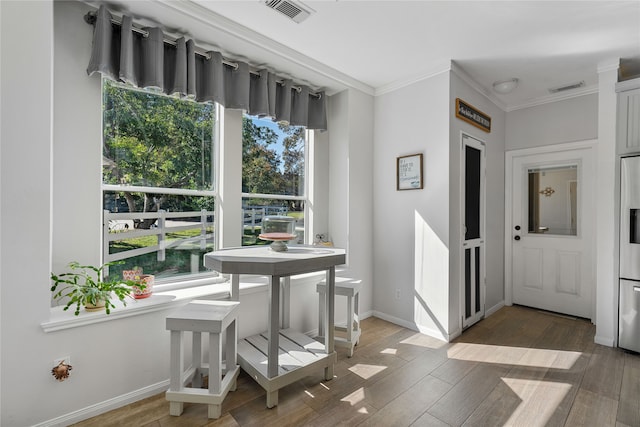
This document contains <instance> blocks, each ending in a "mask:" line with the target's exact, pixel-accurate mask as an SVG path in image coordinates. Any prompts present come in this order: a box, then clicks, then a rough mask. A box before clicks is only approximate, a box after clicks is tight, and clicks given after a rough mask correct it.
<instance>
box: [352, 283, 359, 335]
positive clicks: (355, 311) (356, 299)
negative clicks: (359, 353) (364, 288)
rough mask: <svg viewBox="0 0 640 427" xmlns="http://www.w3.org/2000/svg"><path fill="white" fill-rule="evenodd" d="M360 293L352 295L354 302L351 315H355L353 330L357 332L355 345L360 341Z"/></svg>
mask: <svg viewBox="0 0 640 427" xmlns="http://www.w3.org/2000/svg"><path fill="white" fill-rule="evenodd" d="M359 304H360V293H356V296H355V297H354V304H353V315H354V317H355V322H356V325H355V330H356V332H357V333H358V339H357V340H356V345H357V344H358V342H360V314H359V313H360V307H359Z"/></svg>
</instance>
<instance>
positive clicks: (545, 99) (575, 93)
mask: <svg viewBox="0 0 640 427" xmlns="http://www.w3.org/2000/svg"><path fill="white" fill-rule="evenodd" d="M594 93H598V85H591V86H586V87H584V88H581V89H574V90H572V91H570V93H559V94H557V93H556V94H553V95H547V96H541V97H538V98H534V99H532V100H531V101H527V102H525V103H523V104H516V105H509V106H507V109H506V110H505V111H506V112H510V111H515V110H522V109H524V108H530V107H536V106H538V105H544V104H551V103H552V102H558V101H565V100H567V99H572V98H578V97H581V96H585V95H592V94H594Z"/></svg>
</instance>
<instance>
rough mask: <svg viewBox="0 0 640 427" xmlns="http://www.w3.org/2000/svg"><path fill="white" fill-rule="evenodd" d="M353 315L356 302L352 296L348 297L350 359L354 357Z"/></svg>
mask: <svg viewBox="0 0 640 427" xmlns="http://www.w3.org/2000/svg"><path fill="white" fill-rule="evenodd" d="M353 313H354V302H353V297H352V296H351V295H349V296H347V342H348V343H349V354H348V357H351V356H353Z"/></svg>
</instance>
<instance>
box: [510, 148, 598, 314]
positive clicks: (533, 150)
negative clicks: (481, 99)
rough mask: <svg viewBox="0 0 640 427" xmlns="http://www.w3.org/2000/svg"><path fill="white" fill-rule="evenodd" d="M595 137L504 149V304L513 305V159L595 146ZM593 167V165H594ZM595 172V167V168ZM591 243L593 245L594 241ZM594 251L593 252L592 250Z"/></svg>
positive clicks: (593, 289) (593, 311)
mask: <svg viewBox="0 0 640 427" xmlns="http://www.w3.org/2000/svg"><path fill="white" fill-rule="evenodd" d="M597 142H598V140H597V139H587V140H584V141H575V142H567V143H561V144H554V145H545V146H542V147H533V148H523V149H519V150H508V151H505V153H504V155H505V161H504V303H505V305H513V283H512V280H511V271H512V259H513V253H512V250H511V244H512V242H511V236H512V232H511V230H512V229H513V218H512V217H511V213H512V209H511V208H512V204H513V182H512V181H511V173H512V169H513V159H514V158H516V157H521V156H529V155H533V154H551V153H558V152H562V151H573V150H579V149H583V148H591V149H594V150H595V148H596V143H597ZM594 169H596V168H595V165H594ZM596 173H597V169H596ZM592 245H594V246H595V244H594V243H592ZM593 253H595V252H593ZM591 291H592V305H594V304H595V301H594V300H595V298H593V295H594V294H595V293H594V291H595V283H594V286H593V288H592V290H591ZM594 307H595V306H594ZM592 317H594V318H595V310H592Z"/></svg>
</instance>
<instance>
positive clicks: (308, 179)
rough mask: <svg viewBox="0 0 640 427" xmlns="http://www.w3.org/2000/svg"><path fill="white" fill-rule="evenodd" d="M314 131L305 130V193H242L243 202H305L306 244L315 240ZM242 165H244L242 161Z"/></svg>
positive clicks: (241, 231)
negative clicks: (312, 195)
mask: <svg viewBox="0 0 640 427" xmlns="http://www.w3.org/2000/svg"><path fill="white" fill-rule="evenodd" d="M244 115H247V116H248V117H255V116H249V115H248V114H247V113H246V112H243V117H244ZM258 119H260V118H258ZM261 120H262V119H261ZM216 123H217V122H216ZM274 123H277V122H274ZM313 132H314V131H313V130H309V129H307V128H305V130H304V174H303V179H304V186H303V189H302V191H303V194H302V195H301V196H294V195H283V194H265V193H245V192H241V193H240V201H241V202H242V200H244V199H249V198H253V199H268V200H297V201H302V202H304V211H303V212H304V242H303V243H304V244H310V243H311V242H313V239H311V238H310V236H309V233H310V230H312V229H313V228H312V227H311V225H310V222H309V220H308V219H309V218H310V215H309V214H310V209H309V199H310V197H309V190H310V186H311V179H312V177H311V173H310V170H312V169H313V168H312V166H310V165H311V162H312V161H313V160H312V158H311V157H310V149H309V147H310V144H311V139H312V135H313ZM221 143H222V141H221ZM241 162H242V159H241ZM241 166H242V163H241ZM241 173H242V172H241ZM243 233H244V228H243V224H241V229H240V236H242V234H243Z"/></svg>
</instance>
